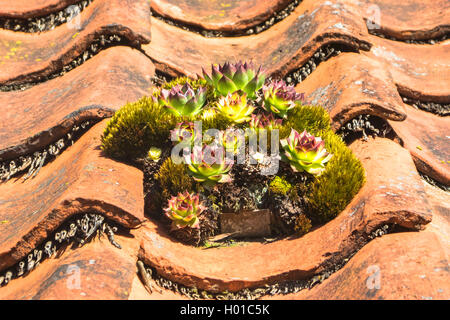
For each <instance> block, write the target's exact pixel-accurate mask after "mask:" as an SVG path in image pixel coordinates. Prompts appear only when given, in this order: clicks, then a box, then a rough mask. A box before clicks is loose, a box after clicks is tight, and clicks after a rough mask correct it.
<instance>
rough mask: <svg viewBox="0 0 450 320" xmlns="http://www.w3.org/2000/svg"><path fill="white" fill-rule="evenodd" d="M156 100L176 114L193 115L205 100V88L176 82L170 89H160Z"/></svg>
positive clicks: (198, 111) (200, 108)
mask: <svg viewBox="0 0 450 320" xmlns="http://www.w3.org/2000/svg"><path fill="white" fill-rule="evenodd" d="M158 101H159V103H160V104H161V105H162V106H164V107H165V108H167V110H168V111H169V112H170V113H172V114H174V115H176V116H195V115H196V114H198V113H200V111H202V108H203V105H204V104H205V102H206V88H205V87H199V88H198V89H197V90H194V89H193V88H192V87H191V85H190V84H189V83H185V84H184V85H183V86H182V85H181V84H177V85H175V86H173V87H172V88H171V89H170V90H169V89H161V92H160V94H159V97H158Z"/></svg>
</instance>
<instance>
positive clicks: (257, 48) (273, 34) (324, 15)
mask: <svg viewBox="0 0 450 320" xmlns="http://www.w3.org/2000/svg"><path fill="white" fill-rule="evenodd" d="M358 14H359V13H355V12H354V10H347V8H346V7H345V6H339V7H338V8H336V7H333V6H332V5H329V4H328V2H326V1H325V2H320V3H317V2H315V1H305V2H303V3H302V4H301V5H299V6H298V7H297V8H296V10H294V12H293V13H292V14H291V15H290V16H289V17H287V18H286V19H284V20H283V21H281V22H279V23H277V24H276V25H274V26H273V27H271V28H269V29H268V30H266V31H264V32H262V33H259V34H257V35H253V36H246V37H235V38H205V37H202V36H201V35H199V34H196V33H193V32H188V31H184V30H182V29H180V28H177V27H173V26H170V25H168V24H166V23H164V22H162V21H160V20H158V19H153V20H152V42H151V43H150V44H148V45H145V46H143V49H144V50H145V52H146V53H147V54H148V55H149V56H150V57H151V58H152V60H153V61H154V63H155V65H156V67H157V69H159V70H161V71H164V72H167V73H169V74H172V75H176V74H186V75H191V76H194V75H195V74H196V73H200V72H201V67H204V66H208V65H209V64H211V63H222V62H224V61H227V60H253V61H254V63H255V64H257V65H258V64H260V65H263V66H264V67H265V68H266V69H267V72H268V73H269V74H277V75H280V76H284V75H286V74H287V73H288V72H289V71H291V70H293V69H295V68H296V67H299V66H301V65H303V63H304V62H306V61H307V60H308V59H309V58H310V57H311V56H312V55H313V54H314V52H315V51H316V50H318V48H319V47H320V46H322V45H325V44H328V43H343V44H348V45H349V46H350V47H352V48H354V49H355V50H358V49H361V48H363V47H364V48H366V47H368V46H369V44H368V43H367V42H366V41H365V40H364V39H365V38H366V37H367V35H368V34H367V28H366V27H365V23H364V21H363V20H362V19H361V18H360V17H359V15H358ZM268 44H270V45H268Z"/></svg>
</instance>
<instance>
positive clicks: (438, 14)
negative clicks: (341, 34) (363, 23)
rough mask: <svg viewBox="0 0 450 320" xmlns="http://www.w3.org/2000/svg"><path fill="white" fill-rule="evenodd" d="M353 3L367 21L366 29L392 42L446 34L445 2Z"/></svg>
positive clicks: (449, 10) (449, 16)
mask: <svg viewBox="0 0 450 320" xmlns="http://www.w3.org/2000/svg"><path fill="white" fill-rule="evenodd" d="M356 3H357V4H358V5H359V6H360V8H361V13H362V15H363V16H364V17H365V18H366V19H368V20H369V23H368V26H370V27H373V28H374V31H377V32H381V33H382V34H385V35H388V36H393V37H395V38H396V39H416V40H421V39H432V38H435V37H438V36H441V35H443V34H445V33H448V32H449V31H450V3H449V2H448V1H447V0H434V1H420V0H405V1H390V0H362V1H357V2H356ZM378 25H379V26H378Z"/></svg>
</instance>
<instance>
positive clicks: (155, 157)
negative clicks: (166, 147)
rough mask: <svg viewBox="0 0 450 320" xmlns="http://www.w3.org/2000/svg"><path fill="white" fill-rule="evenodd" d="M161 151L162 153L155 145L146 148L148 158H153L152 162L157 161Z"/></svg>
mask: <svg viewBox="0 0 450 320" xmlns="http://www.w3.org/2000/svg"><path fill="white" fill-rule="evenodd" d="M161 153H162V150H161V149H159V148H156V147H151V148H150V149H149V150H148V154H147V155H148V157H149V159H150V160H153V161H154V162H158V161H159V159H160V158H161Z"/></svg>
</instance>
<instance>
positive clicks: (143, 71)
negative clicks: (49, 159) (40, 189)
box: [0, 47, 154, 160]
mask: <svg viewBox="0 0 450 320" xmlns="http://www.w3.org/2000/svg"><path fill="white" fill-rule="evenodd" d="M122 57H127V59H122ZM105 74H108V77H107V78H105ZM153 75H154V66H153V64H152V62H151V61H150V60H149V59H148V58H147V57H145V56H144V55H143V54H141V53H140V52H138V51H137V50H134V49H131V48H127V47H117V48H110V49H107V50H105V51H103V52H100V53H99V54H98V56H95V57H94V58H92V59H91V60H89V61H87V62H86V63H85V64H83V65H81V66H80V67H78V68H76V69H74V70H72V71H70V72H69V73H67V74H66V75H65V76H64V77H59V78H55V79H52V80H50V81H47V82H44V83H42V84H39V85H36V86H34V87H32V88H29V89H27V90H25V91H11V92H0V104H1V105H2V112H3V115H2V117H0V160H5V159H13V158H17V157H18V156H20V155H23V154H26V153H30V152H34V151H36V150H39V149H42V148H43V147H46V146H47V145H48V144H50V143H52V142H55V141H56V140H58V139H59V138H61V137H62V136H63V135H64V134H65V133H67V132H68V131H69V130H70V129H71V127H73V125H74V124H80V123H81V122H82V121H84V120H86V119H101V118H104V117H109V116H111V115H112V114H113V112H114V110H116V109H117V108H119V107H121V106H122V105H123V104H125V103H126V102H128V101H135V100H137V99H139V98H140V97H141V96H142V95H145V94H147V93H148V89H149V88H150V87H151V86H152V82H151V77H152V76H153ZM12 128H14V130H12Z"/></svg>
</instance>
